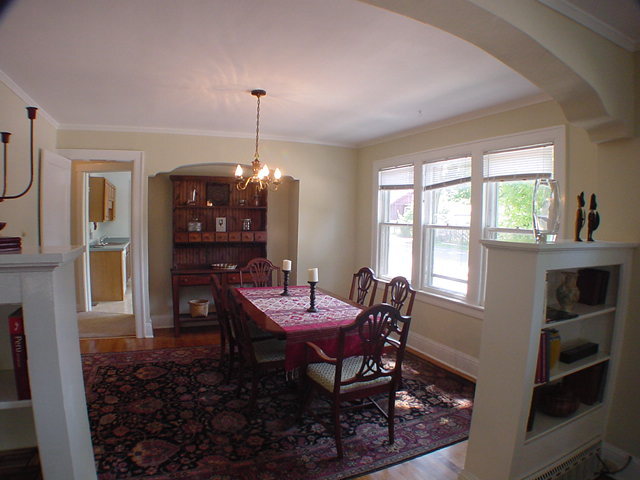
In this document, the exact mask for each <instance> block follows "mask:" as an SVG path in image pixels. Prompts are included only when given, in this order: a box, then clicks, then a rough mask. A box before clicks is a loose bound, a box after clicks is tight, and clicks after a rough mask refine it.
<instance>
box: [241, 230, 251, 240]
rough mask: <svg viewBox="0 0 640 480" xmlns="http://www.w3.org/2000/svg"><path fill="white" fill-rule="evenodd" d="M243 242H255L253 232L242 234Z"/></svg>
mask: <svg viewBox="0 0 640 480" xmlns="http://www.w3.org/2000/svg"><path fill="white" fill-rule="evenodd" d="M242 241H243V242H253V232H242Z"/></svg>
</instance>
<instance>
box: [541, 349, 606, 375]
mask: <svg viewBox="0 0 640 480" xmlns="http://www.w3.org/2000/svg"><path fill="white" fill-rule="evenodd" d="M610 358H611V357H610V356H609V355H608V354H606V353H602V352H598V353H596V354H594V355H589V356H588V357H586V358H583V359H581V360H577V361H575V362H573V363H562V362H558V364H557V365H556V366H555V367H554V368H552V369H551V372H550V375H549V382H555V381H557V380H560V379H562V378H564V377H566V376H568V375H571V374H572V373H576V372H580V371H582V370H585V369H587V368H589V367H592V366H594V365H598V364H599V363H603V362H606V361H607V360H609V359H610Z"/></svg>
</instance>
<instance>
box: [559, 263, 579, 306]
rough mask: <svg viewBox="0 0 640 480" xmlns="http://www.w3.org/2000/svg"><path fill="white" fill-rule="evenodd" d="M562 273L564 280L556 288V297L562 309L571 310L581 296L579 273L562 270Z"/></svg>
mask: <svg viewBox="0 0 640 480" xmlns="http://www.w3.org/2000/svg"><path fill="white" fill-rule="evenodd" d="M561 274H562V280H561V282H560V285H558V288H557V289H556V299H557V300H558V303H559V304H560V308H561V309H562V310H564V311H565V312H571V311H573V307H574V306H575V304H576V303H577V302H578V298H579V297H580V290H578V285H577V282H578V274H577V273H576V272H561Z"/></svg>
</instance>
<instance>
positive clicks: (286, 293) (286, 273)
mask: <svg viewBox="0 0 640 480" xmlns="http://www.w3.org/2000/svg"><path fill="white" fill-rule="evenodd" d="M282 273H283V274H284V290H283V291H282V293H281V294H280V295H282V296H283V297H288V296H289V273H290V272H289V271H288V270H283V271H282Z"/></svg>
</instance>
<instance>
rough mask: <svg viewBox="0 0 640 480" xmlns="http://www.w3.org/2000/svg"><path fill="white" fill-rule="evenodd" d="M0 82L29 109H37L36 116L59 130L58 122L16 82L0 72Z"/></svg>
mask: <svg viewBox="0 0 640 480" xmlns="http://www.w3.org/2000/svg"><path fill="white" fill-rule="evenodd" d="M0 82H2V83H4V84H5V85H6V86H7V87H8V88H9V90H11V91H12V92H13V93H14V94H15V95H16V96H17V97H18V98H20V100H22V101H23V102H24V103H26V104H27V105H29V106H30V107H36V108H37V109H38V115H41V116H43V117H44V118H45V119H46V120H47V121H48V122H49V123H50V124H51V125H53V127H54V128H56V129H58V128H60V124H59V123H58V121H57V120H56V119H55V118H53V117H52V116H51V115H49V113H48V112H47V111H46V110H44V109H43V108H42V107H41V106H40V105H38V102H36V101H35V100H34V99H33V98H31V97H30V96H29V95H28V94H27V92H25V91H24V90H22V89H21V88H20V87H19V86H18V84H17V83H16V82H14V81H13V80H12V79H11V77H9V75H7V74H6V73H4V72H3V71H2V70H0Z"/></svg>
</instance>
